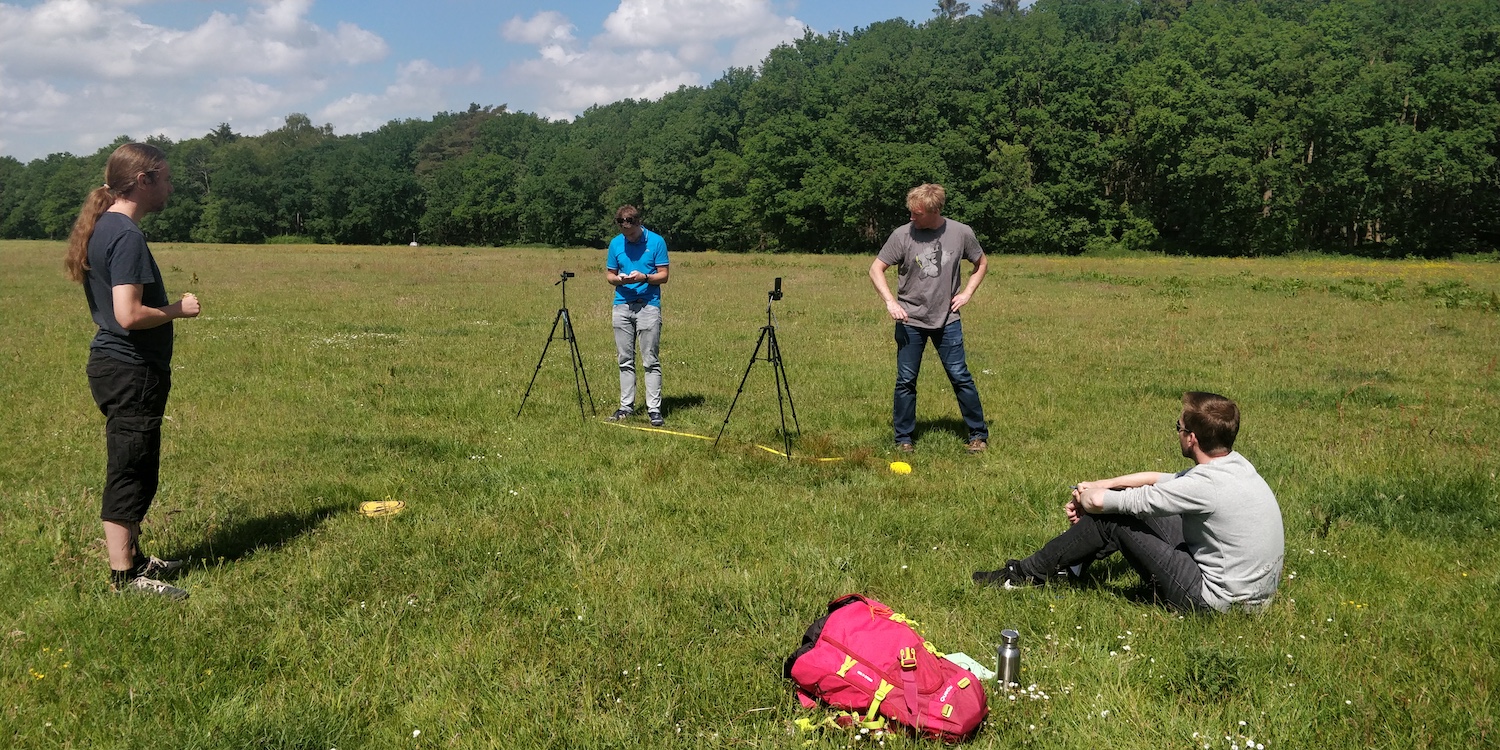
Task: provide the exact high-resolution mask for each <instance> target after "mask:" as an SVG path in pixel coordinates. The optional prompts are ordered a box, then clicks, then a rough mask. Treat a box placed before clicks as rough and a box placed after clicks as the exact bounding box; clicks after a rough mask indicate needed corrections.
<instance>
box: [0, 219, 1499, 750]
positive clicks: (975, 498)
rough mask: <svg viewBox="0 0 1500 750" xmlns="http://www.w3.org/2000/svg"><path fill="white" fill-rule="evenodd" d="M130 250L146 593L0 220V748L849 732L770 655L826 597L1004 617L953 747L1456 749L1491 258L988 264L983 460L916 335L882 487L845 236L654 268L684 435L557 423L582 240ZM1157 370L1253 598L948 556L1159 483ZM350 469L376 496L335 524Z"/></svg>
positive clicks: (1168, 418)
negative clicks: (157, 559)
mask: <svg viewBox="0 0 1500 750" xmlns="http://www.w3.org/2000/svg"><path fill="white" fill-rule="evenodd" d="M154 250H155V252H156V255H157V258H158V261H159V262H160V265H161V267H162V269H163V271H164V272H165V273H166V276H167V285H168V288H169V289H170V290H171V291H173V292H174V293H180V292H183V291H193V292H196V293H197V294H198V295H199V297H200V299H201V300H202V302H203V306H204V314H203V316H202V317H201V318H199V319H198V320H193V321H185V322H182V323H181V324H179V326H178V329H177V330H178V349H177V359H176V362H177V369H176V372H175V377H174V392H173V394H172V400H171V402H170V404H169V407H168V416H169V421H168V422H167V427H166V435H165V458H164V461H165V468H164V473H163V480H164V481H163V486H162V491H161V493H160V495H159V497H158V499H157V503H156V506H155V507H154V508H153V510H152V512H151V514H150V516H149V518H148V521H147V524H146V534H147V539H146V542H147V549H148V551H149V552H152V553H154V554H158V555H162V556H176V555H184V554H190V555H192V556H193V558H194V560H195V564H194V567H193V569H192V570H191V572H190V573H189V574H188V575H186V576H184V577H183V578H182V581H181V582H182V584H183V585H184V586H186V587H187V588H188V589H189V590H191V592H192V598H191V599H189V600H188V601H186V602H184V603H179V604H174V603H168V602H160V601H153V600H146V599H138V598H118V597H114V596H111V595H109V594H108V593H106V586H105V565H104V553H103V548H102V540H101V538H100V537H101V534H100V530H99V522H98V520H97V515H98V499H97V496H98V487H99V484H100V481H101V478H102V474H103V468H102V467H103V460H104V458H103V440H102V418H101V417H100V416H99V415H98V412H97V410H96V409H95V408H94V405H93V403H92V401H91V400H90V398H89V395H88V390H87V386H86V382H85V379H84V377H83V365H84V360H85V358H86V348H87V344H88V340H89V338H90V336H91V335H92V327H91V325H90V323H89V321H88V318H87V314H86V310H85V309H84V303H83V295H82V293H81V292H80V291H79V289H78V288H77V287H76V286H72V285H69V284H68V283H67V282H66V281H64V280H63V278H62V275H61V273H60V270H59V269H60V260H59V259H60V257H61V254H62V247H61V245H60V244H58V243H0V300H3V302H0V305H3V309H4V317H5V320H6V324H7V325H6V328H7V335H6V336H4V337H0V403H3V404H4V415H5V418H6V419H5V421H6V422H7V423H9V429H8V436H7V439H6V442H5V445H6V448H7V450H6V451H4V453H3V455H0V497H3V504H0V546H3V549H4V550H5V553H4V554H3V555H0V590H3V591H4V596H3V597H0V745H6V746H14V747H23V748H32V747H37V748H43V747H104V748H114V747H120V748H124V747H133V748H134V747H139V748H230V747H234V748H238V747H275V748H330V747H339V748H346V749H347V748H353V747H379V748H383V747H400V748H406V747H542V746H551V747H622V746H632V747H662V746H694V747H696V746H705V747H731V746H732V747H745V746H750V747H801V746H803V745H804V743H806V742H808V741H811V742H812V743H813V745H814V746H817V747H844V746H850V745H853V746H859V745H862V744H864V743H868V742H870V741H871V740H870V739H869V738H864V739H856V738H855V737H854V736H851V735H845V734H840V733H819V734H802V733H799V732H798V731H797V730H796V729H795V727H794V725H793V720H794V719H795V718H797V717H799V716H802V715H804V712H803V711H802V709H800V708H799V707H798V706H797V704H796V701H795V700H793V698H792V697H791V694H790V691H789V689H788V686H787V684H786V683H785V681H784V680H783V679H782V678H781V676H780V666H781V661H782V660H783V659H784V658H785V656H786V655H787V654H788V653H790V652H791V650H792V649H793V648H794V647H795V646H796V645H797V643H798V640H799V638H800V636H801V633H802V631H803V629H804V628H805V627H806V625H807V624H808V622H810V621H811V620H812V619H813V618H814V617H816V616H817V615H818V614H819V613H820V611H821V610H822V608H823V606H824V605H825V604H826V602H827V601H828V600H829V599H831V598H833V597H835V596H837V595H839V594H842V593H846V592H849V591H863V592H867V593H870V594H872V595H874V596H876V597H878V598H881V599H882V600H884V601H886V602H887V603H889V604H891V605H893V606H894V607H896V608H897V609H898V610H901V611H903V612H905V613H907V614H908V615H910V616H911V617H913V618H915V619H917V620H918V621H920V622H921V623H922V624H923V629H924V632H925V633H926V634H927V635H928V637H929V638H931V639H932V640H933V641H935V643H936V644H937V645H938V646H939V647H940V648H942V649H944V650H948V651H963V652H966V653H969V654H970V655H973V656H975V657H976V658H979V659H980V660H981V661H989V660H992V659H993V654H994V649H995V647H996V645H997V642H998V637H999V632H1000V630H1001V629H1002V628H1004V627H1015V628H1017V629H1019V630H1020V631H1021V633H1022V638H1023V641H1022V643H1023V647H1022V651H1023V664H1024V666H1025V669H1026V672H1025V677H1026V679H1027V682H1028V684H1033V683H1034V685H1035V690H1032V691H1028V692H1027V693H1025V694H1024V695H1023V696H1021V697H1018V698H1017V699H1016V700H1008V699H1007V698H1006V697H1005V696H1003V695H1002V696H994V695H992V707H993V713H992V714H991V718H990V720H989V722H988V724H987V726H986V727H985V728H984V729H983V731H982V732H981V733H980V735H979V736H978V738H977V739H976V740H975V742H974V745H975V746H976V747H1011V746H1017V745H1021V746H1036V747H1112V748H1160V747H1181V748H1198V747H1204V746H1205V745H1207V746H1209V747H1213V748H1228V747H1230V745H1231V743H1233V744H1234V745H1237V746H1239V747H1246V746H1249V744H1251V743H1250V742H1249V741H1250V740H1252V739H1253V744H1261V745H1265V746H1266V747H1271V748H1293V747H1320V748H1346V747H1347V748H1353V747H1472V746H1480V745H1485V744H1493V743H1494V742H1495V741H1496V732H1497V729H1496V726H1495V720H1496V710H1495V708H1494V706H1495V705H1496V704H1497V701H1496V699H1495V696H1494V691H1495V688H1496V678H1497V676H1500V670H1497V661H1496V657H1495V655H1494V654H1495V652H1496V650H1497V648H1500V642H1497V641H1500V638H1497V634H1500V626H1497V624H1496V620H1497V618H1496V613H1495V611H1494V607H1495V602H1496V601H1497V596H1496V594H1497V593H1500V592H1497V589H1500V572H1497V568H1496V562H1497V552H1496V546H1495V529H1496V523H1497V516H1500V512H1497V510H1496V508H1497V507H1500V505H1497V503H1500V489H1497V481H1496V472H1497V470H1500V460H1497V456H1496V446H1497V444H1500V419H1497V415H1500V375H1497V373H1496V367H1497V364H1496V363H1497V359H1496V357H1497V348H1496V342H1497V341H1500V330H1497V329H1500V314H1497V311H1496V310H1495V309H1494V306H1493V305H1489V304H1488V300H1490V299H1492V298H1493V295H1494V293H1495V291H1496V289H1497V288H1500V267H1497V266H1495V265H1494V264H1463V263H1416V262H1411V263H1367V262H1361V261H1349V260H1340V259H1291V260H1189V259H1162V258H1122V259H1096V258H1071V259H1070V258H1048V257H1026V258H1013V257H994V258H992V259H991V268H992V272H991V276H990V278H989V280H988V281H986V283H985V285H984V287H983V288H982V289H981V290H980V292H979V294H978V295H977V297H976V300H975V302H974V303H973V304H972V305H971V306H970V307H968V308H965V310H964V322H965V326H964V327H965V332H966V336H967V343H968V349H969V364H970V366H971V368H972V369H973V370H974V372H975V375H976V378H977V379H978V382H979V387H980V391H981V395H982V397H983V401H984V405H985V409H986V413H987V416H988V417H989V420H990V425H991V446H992V447H991V449H990V451H989V452H988V453H986V454H984V455H982V456H978V457H970V456H967V455H964V452H963V449H962V432H963V430H962V423H961V421H960V420H959V417H958V413H957V407H956V405H955V404H954V402H953V398H952V395H951V392H950V390H949V388H948V385H947V383H946V382H945V379H944V378H943V376H942V371H941V367H940V366H939V365H938V363H937V362H936V361H934V360H933V358H929V361H928V363H927V366H926V368H925V373H924V376H923V380H922V387H921V400H920V404H919V406H918V416H919V419H920V423H919V434H918V451H917V453H916V455H915V456H914V457H913V458H912V459H910V460H911V463H912V464H913V465H914V467H915V470H914V472H913V473H912V474H911V475H909V476H897V475H894V474H892V473H890V472H889V471H887V469H886V462H887V461H889V460H891V459H892V458H893V456H892V452H891V449H890V441H891V436H890V425H889V422H890V388H891V382H892V379H893V372H894V352H893V350H894V345H893V343H892V341H891V330H890V324H889V322H888V321H887V320H886V319H885V317H886V316H885V314H884V311H883V310H882V308H881V306H880V305H879V303H878V298H876V297H875V295H874V292H873V291H872V290H871V289H870V288H869V282H868V280H867V279H866V277H865V270H866V268H867V267H868V263H869V259H868V258H850V257H824V256H760V255H718V254H712V253H707V254H687V253H681V254H678V255H676V256H675V257H674V259H673V260H674V263H673V274H672V280H671V282H670V283H669V284H668V285H667V287H666V288H665V290H664V311H665V312H664V319H665V328H664V334H663V343H662V355H663V361H664V370H665V380H666V394H667V399H668V400H667V407H668V411H667V419H668V424H667V428H668V429H669V430H671V431H673V432H679V433H687V434H689V435H698V436H707V437H714V436H716V435H717V434H718V432H719V431H720V429H723V431H724V438H723V440H722V441H721V442H720V444H719V446H718V448H717V449H715V448H714V447H713V445H712V443H711V441H709V440H701V439H695V438H693V437H688V436H684V435H673V434H666V433H658V432H647V431H643V430H638V429H628V428H622V427H619V426H614V425H608V424H605V423H603V422H602V420H601V419H599V418H598V417H595V416H594V415H593V414H592V413H591V414H590V415H589V418H588V419H580V417H579V413H578V404H577V396H576V393H575V389H574V383H573V376H572V371H571V369H570V368H569V366H568V360H567V348H566V343H565V342H563V341H561V340H560V339H559V340H557V341H554V342H553V343H552V346H551V350H550V351H549V352H548V354H547V357H546V359H545V360H544V361H542V363H541V369H540V371H538V370H537V363H538V357H539V355H540V353H541V350H542V347H543V344H544V343H545V342H546V341H547V337H548V332H549V329H550V327H551V324H552V322H553V319H554V316H555V312H556V310H557V308H558V307H559V306H560V304H561V298H560V295H559V291H560V289H559V288H558V287H556V286H554V285H553V282H554V281H556V280H557V277H558V272H559V271H560V270H565V269H566V270H572V271H576V272H578V273H579V276H578V277H577V278H576V279H574V280H573V281H571V282H570V283H569V285H568V304H569V308H570V311H571V313H572V316H573V319H574V322H575V325H576V329H577V336H578V344H579V347H580V349H581V351H582V352H583V354H584V357H585V365H586V373H587V376H588V380H589V386H590V390H591V391H592V397H593V401H594V403H595V404H596V406H597V409H598V414H599V416H600V417H602V416H603V415H605V414H608V413H609V412H610V411H613V406H614V403H615V399H616V397H617V395H618V391H617V381H616V374H615V368H614V363H613V356H614V355H613V347H612V340H611V334H610V328H609V318H608V315H609V293H610V289H609V288H608V287H607V286H606V285H605V284H604V283H603V281H602V279H600V270H601V265H602V253H597V252H593V251H585V250H566V251H559V250H546V249H506V250H477V249H476V250H467V249H461V248H420V249H417V248H329V247H309V246H275V247H228V246H205V245H159V246H157V247H155V248H154ZM777 276H780V277H783V278H784V279H785V281H784V287H785V289H786V298H785V299H784V300H782V301H781V302H778V303H776V314H777V325H778V328H777V331H778V338H779V340H780V343H781V348H782V353H783V355H784V361H785V365H786V368H787V373H788V376H789V381H790V385H791V388H792V395H793V399H794V403H795V406H796V410H797V417H798V422H799V423H800V425H801V436H800V438H799V439H798V440H797V441H796V442H795V444H794V448H793V454H794V455H793V458H792V460H790V461H788V460H787V459H785V458H783V457H781V456H778V455H775V454H773V453H771V452H769V451H767V450H763V449H762V448H760V447H757V446H767V447H770V448H777V447H779V446H780V436H779V433H778V429H779V426H780V419H779V416H778V413H777V403H776V391H775V386H774V383H773V381H772V379H771V377H772V373H771V368H770V366H769V365H768V364H766V363H765V362H763V361H762V362H756V363H753V364H751V363H750V355H751V352H752V350H753V349H754V347H755V343H756V340H757V337H758V336H759V334H760V327H761V326H762V325H764V324H765V304H766V291H767V290H768V289H769V288H770V285H771V281H772V279H773V278H774V277H777ZM747 365H750V366H749V369H750V377H749V380H748V382H747V383H746V386H745V390H744V392H743V395H742V396H741V397H740V401H739V403H738V405H737V406H736V407H735V411H734V413H733V417H732V419H731V420H730V421H729V423H728V424H727V425H726V424H724V416H725V413H726V412H727V410H728V408H729V404H730V400H731V399H732V398H733V397H734V394H735V389H736V386H737V385H738V383H739V381H740V378H741V376H742V375H743V374H744V373H745V371H746V369H747ZM533 375H536V386H535V388H534V390H533V391H532V393H531V397H530V399H529V401H528V403H527V404H526V407H525V411H524V412H523V413H522V414H521V416H520V417H517V416H516V410H517V408H518V407H519V405H520V403H519V402H520V399H521V395H522V394H523V392H524V391H525V388H526V385H527V383H528V381H529V380H530V379H531V378H532V376H533ZM1189 389H1205V390H1214V391H1218V392H1222V393H1225V394H1227V395H1230V396H1232V397H1234V398H1235V399H1237V400H1238V401H1239V402H1240V404H1241V407H1242V409H1243V411H1244V414H1245V428H1244V431H1243V432H1242V435H1241V440H1240V444H1239V445H1238V446H1237V447H1238V448H1239V449H1240V450H1241V451H1242V452H1243V453H1245V454H1246V455H1247V456H1248V457H1249V458H1250V460H1251V461H1252V462H1254V463H1255V464H1256V465H1257V466H1258V467H1259V468H1260V470H1261V472H1262V473H1263V474H1264V475H1265V476H1266V477H1267V479H1268V480H1269V481H1270V483H1271V485H1272V487H1273V488H1275V490H1276V491H1277V495H1278V498H1279V500H1280V502H1281V506H1282V511H1283V514H1284V517H1285V520H1286V525H1287V564H1286V578H1285V580H1284V581H1283V583H1282V590H1281V594H1280V596H1279V598H1278V599H1277V601H1276V603H1275V604H1274V606H1273V607H1272V608H1271V610H1270V611H1269V612H1267V613H1265V614H1263V615H1261V616H1237V615H1236V616H1222V617H1179V616H1178V615H1176V614H1173V613H1170V612H1167V611H1164V610H1161V609H1157V608H1155V607H1152V606H1148V605H1143V604H1139V603H1135V602H1132V601H1130V600H1129V599H1128V598H1127V597H1123V596H1121V595H1120V594H1121V593H1122V592H1124V591H1126V590H1128V589H1129V588H1130V587H1131V586H1132V585H1133V584H1134V583H1135V581H1134V580H1133V578H1132V577H1131V574H1130V573H1129V572H1128V567H1126V566H1124V565H1123V564H1115V565H1113V566H1112V567H1111V570H1112V572H1114V573H1116V574H1117V575H1116V576H1115V577H1113V578H1112V579H1109V580H1107V581H1105V582H1103V583H1101V584H1099V585H1097V586H1093V587H1085V588H1079V589H1069V588H1053V589H1046V590H1042V591H1028V592H1014V593H1000V592H996V591H993V590H978V589H975V588H974V587H973V586H972V585H971V584H970V583H969V573H970V572H971V571H973V570H978V569H985V568H992V567H995V566H997V565H998V564H999V563H1001V562H1003V561H1004V559H1005V558H1006V557H1008V556H1018V555H1020V554H1022V553H1025V552H1028V551H1030V550H1031V549H1032V548H1034V547H1036V546H1037V545H1039V544H1040V543H1042V542H1043V541H1045V540H1046V539H1048V538H1050V537H1051V536H1052V535H1053V534H1055V533H1057V532H1058V531H1059V530H1060V529H1061V528H1062V524H1063V523H1064V521H1063V520H1062V516H1061V512H1060V506H1061V504H1062V502H1063V501H1064V499H1065V488H1066V487H1067V485H1068V484H1070V483H1072V482H1076V481H1077V480H1079V479H1086V478H1096V477H1099V476H1107V475H1112V474H1115V473H1122V472H1125V471H1133V470H1138V469H1143V468H1158V469H1163V470H1175V469H1177V468H1181V467H1182V466H1183V464H1182V461H1181V459H1179V458H1177V457H1176V455H1175V452H1174V451H1175V440H1174V438H1173V435H1172V432H1171V427H1172V423H1173V420H1174V419H1175V417H1176V410H1177V408H1178V398H1179V395H1180V393H1181V392H1182V391H1184V390H1189ZM789 421H790V418H789ZM630 426H632V427H643V426H645V423H644V421H637V422H633V423H631V425H630ZM816 458H838V459H842V460H838V461H816V460H813V459H816ZM386 497H391V498H396V499H401V500H404V501H406V502H407V510H406V511H405V512H404V513H402V514H401V515H398V516H395V517H392V518H388V519H368V518H364V517H361V516H359V515H358V514H357V513H355V512H354V509H355V508H356V507H357V505H358V503H359V502H361V501H363V500H372V499H383V498H386ZM1127 647H1128V648H1127ZM1043 696H1045V697H1043ZM1242 722H1243V723H1242ZM1226 737H1228V738H1229V739H1228V740H1226V739H1225V738H1226ZM885 742H886V744H887V746H892V747H898V746H912V745H915V744H919V743H916V742H914V741H909V740H905V739H903V738H900V737H887V738H885Z"/></svg>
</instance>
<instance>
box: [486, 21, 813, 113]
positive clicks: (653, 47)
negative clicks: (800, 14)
mask: <svg viewBox="0 0 1500 750" xmlns="http://www.w3.org/2000/svg"><path fill="white" fill-rule="evenodd" d="M804 28H805V25H804V24H803V23H802V22H801V21H799V20H797V19H796V18H795V17H790V16H779V15H777V14H776V13H775V11H774V10H773V8H772V7H771V3H770V1H769V0H621V1H620V4H619V6H618V7H616V8H615V10H614V11H613V12H612V13H610V14H609V16H608V17H607V18H605V19H604V33H602V34H599V35H598V36H595V37H593V38H592V39H589V40H588V41H587V42H580V41H579V40H578V39H577V38H576V37H575V36H574V32H576V30H577V29H576V27H575V26H574V25H573V24H572V23H571V22H570V21H569V20H568V18H567V17H566V16H563V15H562V14H560V13H557V12H555V11H544V12H541V13H537V14H536V15H533V16H532V17H531V18H529V19H523V18H521V17H519V16H517V17H515V18H512V19H511V20H510V21H508V22H507V23H506V24H505V25H504V26H503V28H502V30H501V35H502V36H503V37H504V38H505V39H506V40H508V41H511V42H516V43H520V44H530V45H533V46H536V47H537V55H536V57H533V58H531V59H529V60H527V61H525V62H523V63H520V64H518V65H516V66H513V68H512V69H511V71H510V72H511V82H512V83H513V84H514V85H516V86H519V87H527V88H531V89H533V90H534V92H535V95H536V101H538V102H539V103H540V106H539V107H538V112H539V113H540V114H543V115H546V116H549V117H563V118H567V117H572V116H574V115H577V114H578V113H580V112H582V111H583V110H584V109H587V108H588V107H590V106H593V105H595V104H606V103H609V102H613V101H618V100H620V99H626V98H637V99H639V98H646V99H650V98H655V97H659V96H661V95H663V94H666V93H670V92H671V91H674V90H676V89H677V88H678V87H680V86H684V85H689V86H690V85H699V84H702V83H704V82H705V81H706V80H708V79H711V78H713V77H717V76H718V75H719V74H720V73H722V72H723V70H724V69H725V68H727V67H730V66H741V67H743V66H749V65H754V64H756V63H758V62H760V61H761V60H762V59H764V58H765V55H766V53H767V52H769V51H770V50H771V49H772V48H773V47H775V46H777V45H778V44H782V43H785V42H788V41H791V40H794V39H796V38H798V37H800V36H801V35H802V33H803V30H804Z"/></svg>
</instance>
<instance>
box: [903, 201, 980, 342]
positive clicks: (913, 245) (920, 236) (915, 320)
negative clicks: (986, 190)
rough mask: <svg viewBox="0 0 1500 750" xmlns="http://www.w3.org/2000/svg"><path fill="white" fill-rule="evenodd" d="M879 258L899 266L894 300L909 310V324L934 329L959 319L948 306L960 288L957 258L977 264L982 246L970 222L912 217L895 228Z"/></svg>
mask: <svg viewBox="0 0 1500 750" xmlns="http://www.w3.org/2000/svg"><path fill="white" fill-rule="evenodd" d="M877 257H879V258H880V260H881V262H883V263H885V264H886V265H888V266H895V267H896V270H897V272H898V275H897V279H896V301H897V302H899V303H900V304H901V307H902V309H904V310H906V316H907V319H906V324H907V325H909V326H915V327H917V328H927V329H934V328H942V327H943V326H945V325H947V324H948V323H952V322H953V321H955V320H958V313H956V312H949V311H948V308H949V307H950V306H952V304H953V295H955V294H958V291H959V284H958V282H959V267H958V266H959V263H958V262H959V261H960V260H967V261H969V262H970V263H978V262H979V259H980V258H983V257H984V248H982V247H980V246H979V239H978V238H976V237H975V236H974V230H972V229H970V228H969V225H967V224H964V223H962V222H958V221H954V220H952V219H943V224H942V226H939V227H938V228H937V229H918V228H917V227H915V226H913V225H912V224H911V223H910V222H908V223H907V224H906V225H905V226H903V227H901V228H899V229H897V230H896V231H894V232H891V236H890V238H889V239H887V240H886V241H885V247H882V248H880V255H879V256H877Z"/></svg>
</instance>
